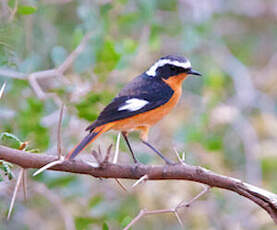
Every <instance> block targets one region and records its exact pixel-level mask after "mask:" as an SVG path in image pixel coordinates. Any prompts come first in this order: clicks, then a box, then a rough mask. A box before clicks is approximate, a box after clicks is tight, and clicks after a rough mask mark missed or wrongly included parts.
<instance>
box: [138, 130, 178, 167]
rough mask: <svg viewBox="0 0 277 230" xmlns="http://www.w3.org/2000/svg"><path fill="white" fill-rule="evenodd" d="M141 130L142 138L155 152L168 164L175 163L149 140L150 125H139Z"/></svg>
mask: <svg viewBox="0 0 277 230" xmlns="http://www.w3.org/2000/svg"><path fill="white" fill-rule="evenodd" d="M137 129H139V130H140V131H141V133H140V139H141V141H142V143H143V144H145V145H147V146H148V147H149V148H150V149H152V150H153V151H154V152H155V153H157V154H158V155H159V156H160V157H161V158H162V159H163V160H164V161H165V162H166V163H167V164H174V163H173V162H172V161H170V160H169V159H167V158H166V157H165V156H164V155H163V154H161V153H160V152H159V151H158V150H157V149H156V148H155V147H154V146H153V145H151V144H150V143H149V142H148V141H147V140H148V133H149V127H148V126H140V127H137Z"/></svg>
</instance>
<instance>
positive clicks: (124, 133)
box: [121, 132, 138, 164]
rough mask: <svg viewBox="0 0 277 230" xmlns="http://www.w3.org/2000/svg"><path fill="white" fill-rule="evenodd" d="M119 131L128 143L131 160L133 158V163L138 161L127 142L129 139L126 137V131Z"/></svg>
mask: <svg viewBox="0 0 277 230" xmlns="http://www.w3.org/2000/svg"><path fill="white" fill-rule="evenodd" d="M121 133H122V136H123V137H124V139H125V141H126V143H127V145H128V148H129V150H130V152H131V154H132V157H133V160H134V162H135V164H136V163H138V161H137V159H136V157H135V154H134V152H133V150H132V147H131V145H130V143H129V140H128V137H127V133H126V132H121Z"/></svg>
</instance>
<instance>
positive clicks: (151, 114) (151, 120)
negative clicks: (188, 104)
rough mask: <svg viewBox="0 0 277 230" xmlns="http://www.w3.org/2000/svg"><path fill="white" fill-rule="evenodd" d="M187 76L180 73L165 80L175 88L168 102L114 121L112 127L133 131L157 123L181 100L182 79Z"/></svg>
mask: <svg viewBox="0 0 277 230" xmlns="http://www.w3.org/2000/svg"><path fill="white" fill-rule="evenodd" d="M185 77H186V75H185V74H184V76H182V75H178V76H174V77H171V78H169V79H166V80H164V81H165V82H166V83H167V84H168V85H169V86H170V87H171V88H172V89H173V90H174V94H173V95H172V97H171V98H170V100H169V101H168V102H167V103H165V104H164V105H162V106H160V107H158V108H156V109H153V110H150V111H147V112H144V113H141V114H138V115H135V116H133V117H129V118H126V119H122V120H119V121H115V122H113V126H112V129H115V130H120V131H131V130H136V129H137V127H141V126H147V127H150V126H152V125H154V124H156V123H157V122H158V121H160V120H161V119H162V118H163V117H164V116H165V115H167V114H168V113H169V112H170V111H171V110H172V109H173V108H174V106H175V105H176V104H177V102H178V101H179V99H180V96H181V94H182V81H183V80H184V79H185Z"/></svg>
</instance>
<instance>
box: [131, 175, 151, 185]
mask: <svg viewBox="0 0 277 230" xmlns="http://www.w3.org/2000/svg"><path fill="white" fill-rule="evenodd" d="M146 180H148V175H147V174H145V175H144V176H142V177H141V178H139V179H138V180H137V181H136V182H135V183H134V184H133V185H132V188H134V187H136V186H137V185H138V184H140V183H142V182H143V181H146Z"/></svg>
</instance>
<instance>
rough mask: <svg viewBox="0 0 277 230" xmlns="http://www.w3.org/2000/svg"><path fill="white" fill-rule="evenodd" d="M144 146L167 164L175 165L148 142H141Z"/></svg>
mask: <svg viewBox="0 0 277 230" xmlns="http://www.w3.org/2000/svg"><path fill="white" fill-rule="evenodd" d="M141 141H142V143H143V144H145V145H147V146H148V147H149V148H150V149H152V150H153V151H154V152H155V153H157V154H158V155H159V156H160V157H161V158H162V159H163V160H164V161H165V162H166V163H167V164H174V163H173V162H172V161H171V160H169V159H167V158H166V157H165V156H164V155H163V154H161V153H160V152H159V151H158V150H157V149H156V148H155V147H154V146H152V145H151V144H149V143H148V142H146V141H144V140H141Z"/></svg>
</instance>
